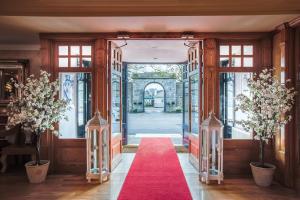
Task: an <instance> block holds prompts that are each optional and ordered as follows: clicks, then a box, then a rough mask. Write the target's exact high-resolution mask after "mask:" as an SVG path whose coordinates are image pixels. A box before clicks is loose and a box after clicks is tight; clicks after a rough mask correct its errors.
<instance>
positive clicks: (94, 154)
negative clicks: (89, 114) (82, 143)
mask: <svg viewBox="0 0 300 200" xmlns="http://www.w3.org/2000/svg"><path fill="white" fill-rule="evenodd" d="M90 140H91V143H90V144H91V146H90V148H91V149H90V151H91V169H90V170H91V171H90V172H91V173H93V174H97V173H99V132H98V130H96V129H94V130H92V131H91V138H90Z"/></svg>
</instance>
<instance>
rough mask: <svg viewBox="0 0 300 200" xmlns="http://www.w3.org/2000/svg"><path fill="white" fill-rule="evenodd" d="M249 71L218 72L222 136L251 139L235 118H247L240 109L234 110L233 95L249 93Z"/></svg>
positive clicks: (249, 134)
mask: <svg viewBox="0 0 300 200" xmlns="http://www.w3.org/2000/svg"><path fill="white" fill-rule="evenodd" d="M250 77H251V73H220V119H221V121H222V122H223V124H224V138H232V139H251V138H252V134H251V133H249V132H247V131H245V130H244V129H243V127H241V126H240V125H238V124H237V123H236V120H243V119H247V115H246V114H244V113H242V112H241V111H235V104H236V102H235V97H236V96H237V95H239V94H241V93H242V94H245V95H247V96H249V95H250V92H249V89H248V86H247V80H248V79H249V78H250Z"/></svg>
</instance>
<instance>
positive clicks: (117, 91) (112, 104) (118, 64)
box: [108, 41, 123, 170]
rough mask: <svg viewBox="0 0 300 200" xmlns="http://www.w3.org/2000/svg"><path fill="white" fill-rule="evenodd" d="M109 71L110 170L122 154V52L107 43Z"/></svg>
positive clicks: (111, 43)
mask: <svg viewBox="0 0 300 200" xmlns="http://www.w3.org/2000/svg"><path fill="white" fill-rule="evenodd" d="M108 52H109V56H108V58H109V60H108V70H109V73H108V74H109V78H110V81H109V83H108V84H109V93H110V95H109V99H108V103H109V116H108V117H109V122H110V147H111V148H110V159H111V162H110V169H111V170H113V169H114V168H115V167H116V166H117V164H118V163H119V162H120V160H121V153H122V140H123V134H122V68H123V65H122V51H121V48H119V47H118V46H117V45H116V44H115V43H113V42H111V41H110V42H109V43H108Z"/></svg>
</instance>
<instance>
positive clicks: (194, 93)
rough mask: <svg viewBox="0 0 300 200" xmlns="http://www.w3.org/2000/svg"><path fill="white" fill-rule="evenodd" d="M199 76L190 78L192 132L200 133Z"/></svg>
mask: <svg viewBox="0 0 300 200" xmlns="http://www.w3.org/2000/svg"><path fill="white" fill-rule="evenodd" d="M198 76H199V75H198V74H195V75H193V76H191V77H190V87H191V89H190V90H191V132H192V133H195V134H198V132H199V79H198Z"/></svg>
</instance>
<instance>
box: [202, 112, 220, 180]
mask: <svg viewBox="0 0 300 200" xmlns="http://www.w3.org/2000/svg"><path fill="white" fill-rule="evenodd" d="M200 144H201V151H200V162H199V165H200V166H199V170H200V177H199V178H200V180H201V181H202V182H205V183H206V184H209V182H210V180H217V181H218V184H220V183H221V181H223V178H224V176H223V124H222V122H221V121H220V120H218V119H217V118H216V117H215V115H214V113H210V114H209V117H208V118H207V119H206V120H204V121H203V123H202V124H201V134H200Z"/></svg>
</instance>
